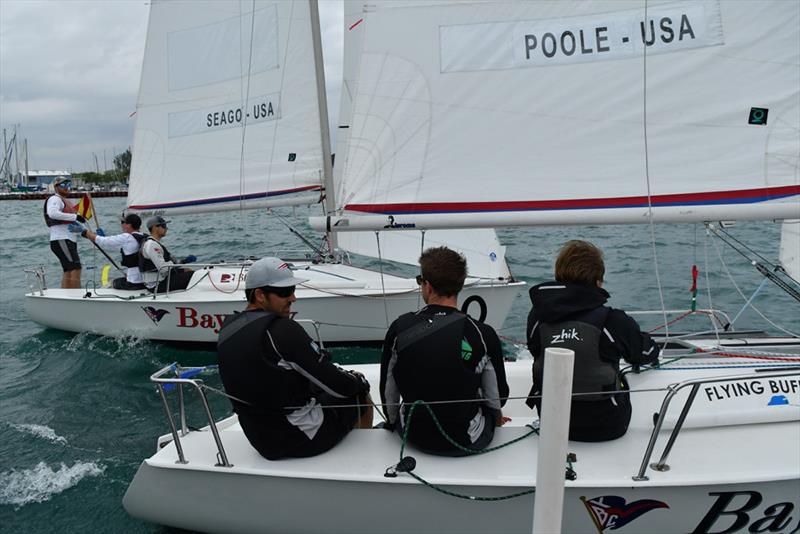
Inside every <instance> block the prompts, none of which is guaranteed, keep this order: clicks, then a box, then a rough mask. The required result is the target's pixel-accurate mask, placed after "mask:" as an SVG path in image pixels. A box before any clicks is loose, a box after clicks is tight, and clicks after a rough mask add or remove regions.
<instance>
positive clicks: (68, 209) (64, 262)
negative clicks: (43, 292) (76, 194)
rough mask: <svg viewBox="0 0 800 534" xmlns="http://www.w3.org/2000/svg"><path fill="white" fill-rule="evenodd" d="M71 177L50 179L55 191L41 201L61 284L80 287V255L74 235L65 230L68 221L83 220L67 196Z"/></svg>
mask: <svg viewBox="0 0 800 534" xmlns="http://www.w3.org/2000/svg"><path fill="white" fill-rule="evenodd" d="M70 186H72V180H70V179H69V178H67V177H66V176H59V177H58V178H56V179H55V180H53V189H54V190H55V192H56V194H55V195H52V196H50V197H49V198H48V199H47V200H46V201H45V202H44V222H45V224H46V225H47V226H48V227H49V228H50V250H52V251H53V254H55V255H56V257H57V258H58V261H59V262H60V263H61V268H62V269H63V271H64V274H63V275H62V276H61V287H62V288H70V289H75V288H79V287H81V259H80V257H78V245H77V243H76V241H77V239H75V235H74V234H73V233H72V232H70V231H69V225H70V223H75V222H79V223H85V222H86V219H84V218H83V217H82V216H81V215H79V214H77V213H76V212H75V211H76V210H75V206H74V205H73V204H72V203H71V202H70V201H69V200H68V199H67V193H69V188H70Z"/></svg>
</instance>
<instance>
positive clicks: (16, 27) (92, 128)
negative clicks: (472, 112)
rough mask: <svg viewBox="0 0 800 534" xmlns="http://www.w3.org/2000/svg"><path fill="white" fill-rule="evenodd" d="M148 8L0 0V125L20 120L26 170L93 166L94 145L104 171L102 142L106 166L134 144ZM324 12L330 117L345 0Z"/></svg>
mask: <svg viewBox="0 0 800 534" xmlns="http://www.w3.org/2000/svg"><path fill="white" fill-rule="evenodd" d="M148 10H149V2H144V1H142V0H96V1H93V2H87V1H78V0H50V1H39V0H0V126H2V128H5V129H6V135H7V137H8V139H9V140H10V138H11V135H12V130H13V128H14V125H15V124H20V125H21V130H20V134H19V138H20V139H22V138H23V137H24V138H27V139H28V154H29V168H30V169H31V170H34V169H35V170H43V169H64V170H70V171H73V172H79V171H85V170H94V159H93V156H92V154H93V153H94V154H97V157H98V160H99V164H100V168H101V170H102V169H103V167H104V162H103V153H104V151H105V157H106V160H107V165H108V167H109V168H111V167H112V166H113V165H112V158H113V153H114V151H116V152H117V153H119V152H121V151H123V150H125V149H126V148H128V147H129V146H130V145H131V143H132V141H133V123H134V118H133V117H131V116H130V115H131V113H132V112H133V111H135V109H136V95H137V91H138V89H139V75H140V72H141V67H142V56H143V54H144V40H145V33H146V31H147V15H148ZM320 19H321V26H322V39H323V47H324V48H323V49H324V55H325V76H326V81H327V93H328V106H329V110H330V112H329V116H330V117H331V125H332V126H334V125H335V124H336V123H335V122H334V121H333V118H334V117H335V116H336V115H337V114H338V111H339V95H340V85H341V77H342V75H341V68H342V67H341V65H342V33H343V31H342V24H343V13H342V4H341V2H339V1H338V0H320ZM334 129H335V126H334ZM0 135H1V133H0ZM0 142H1V141H0ZM21 149H22V148H21V146H20V151H21ZM0 151H1V150H0ZM0 159H2V158H0Z"/></svg>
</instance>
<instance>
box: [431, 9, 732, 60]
mask: <svg viewBox="0 0 800 534" xmlns="http://www.w3.org/2000/svg"><path fill="white" fill-rule="evenodd" d="M439 31H440V35H439V38H440V45H441V55H440V57H441V62H442V64H441V70H442V72H459V71H480V70H496V69H515V68H525V67H541V66H549V65H563V64H570V63H584V62H593V61H603V60H613V59H624V58H631V57H641V55H642V51H643V50H644V49H647V54H659V53H668V52H676V51H678V50H685V49H690V48H699V47H705V46H717V45H722V44H724V36H723V31H722V18H721V14H720V8H719V4H718V3H703V4H700V3H695V2H680V3H676V4H668V5H665V6H660V7H652V8H649V9H648V10H647V14H646V16H645V12H644V10H639V9H636V10H624V11H613V12H608V13H597V14H594V15H587V16H581V17H570V18H561V19H547V20H523V21H520V22H492V23H486V24H468V25H456V26H442V27H441V28H440V30H439Z"/></svg>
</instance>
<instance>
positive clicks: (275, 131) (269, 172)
mask: <svg viewBox="0 0 800 534" xmlns="http://www.w3.org/2000/svg"><path fill="white" fill-rule="evenodd" d="M253 2H254V3H255V0H253ZM254 9H255V8H254ZM253 19H255V11H254V12H253ZM293 24H294V2H291V4H290V7H289V26H288V28H287V30H286V31H287V35H288V37H287V42H286V49H285V50H284V52H283V62H282V63H281V64H280V65H278V68H279V69H280V70H281V83H280V85H279V87H280V93H281V95H282V94H283V84H284V82H285V79H286V65H287V62H288V59H287V58H288V55H289V41H290V40H291V36H292V25H293ZM317 98H319V95H317ZM280 101H281V102H282V101H283V98H282V97H281V100H280ZM278 106H281V104H280V103H279V104H278ZM278 113H279V116H280V108H279V109H278ZM272 122H273V123H274V125H273V127H272V148H271V149H270V153H269V166H268V169H267V176H266V178H267V181H266V184H264V191H267V192H269V183H270V181H272V167H273V163H274V162H275V147H276V145H277V144H278V124H279V123H280V122H281V121H279V120H274V121H272ZM269 212H270V213H271V214H273V215H274V212H273V211H272V210H269Z"/></svg>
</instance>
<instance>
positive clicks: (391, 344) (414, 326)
mask: <svg viewBox="0 0 800 534" xmlns="http://www.w3.org/2000/svg"><path fill="white" fill-rule="evenodd" d="M419 264H420V269H421V273H422V274H420V275H419V276H417V283H418V284H419V285H420V292H421V293H422V299H423V300H424V301H425V304H426V306H425V307H424V308H422V309H421V310H419V311H417V312H413V313H406V314H404V315H401V316H400V317H398V318H397V319H396V320H395V321H394V322H393V323H392V324H391V326H390V327H389V330H388V332H387V333H386V340H385V342H384V345H383V356H382V359H381V399H382V400H383V403H384V412H385V414H386V420H387V422H386V424H385V425H384V426H385V428H388V429H390V430H391V429H397V430H399V431H400V432H401V433H402V431H403V428H402V427H403V426H404V425H406V424H409V423H410V428H409V437H408V439H409V441H410V442H411V443H413V444H414V445H415V446H416V447H418V448H419V449H421V450H423V451H425V452H429V453H432V454H439V455H443V456H466V455H467V454H469V452H468V451H464V450H462V449H461V448H459V447H456V446H454V445H452V444H451V443H450V442H449V441H448V440H447V439H446V438H445V437H444V436H442V433H441V432H440V430H439V429H438V428H437V425H436V423H435V422H434V420H433V418H432V417H431V415H430V413H429V412H428V409H427V408H426V407H425V406H423V405H418V406H417V407H416V408H415V409H414V414H413V416H412V419H411V420H410V421H409V419H408V417H409V412H410V409H411V406H412V405H413V403H414V402H415V401H418V400H420V401H426V402H431V403H433V404H430V405H429V406H430V408H431V409H432V411H433V413H434V414H435V415H436V418H437V419H438V421H439V423H440V424H441V427H442V429H443V430H444V431H445V432H446V433H447V435H448V436H450V437H451V438H452V439H453V440H454V441H455V442H456V443H458V444H459V445H461V447H463V448H466V449H472V450H479V449H483V448H486V447H487V446H488V445H489V443H490V442H491V441H492V438H493V437H494V429H495V426H501V425H502V424H503V423H505V422H506V421H507V420H508V419H507V418H505V417H503V415H502V412H501V407H502V406H503V405H504V404H505V401H506V398H507V397H508V384H507V383H506V373H505V367H504V365H503V350H502V347H501V345H500V339H499V338H498V337H497V333H496V332H495V331H494V329H493V328H492V327H491V326H489V325H486V324H483V323H480V322H477V321H474V320H473V319H472V318H471V317H469V316H468V315H466V314H464V313H462V312H461V311H459V310H458V308H457V299H458V293H459V291H461V288H462V287H463V286H464V280H465V279H466V277H467V261H466V259H465V258H464V256H462V255H461V254H458V253H457V252H455V251H453V250H450V249H449V248H447V247H438V248H429V249H427V250H426V251H424V252H423V253H422V255H421V256H420V258H419ZM401 399H402V405H400V402H401ZM439 401H455V402H452V403H447V402H445V403H441V404H440V403H439ZM470 401H472V402H470Z"/></svg>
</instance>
